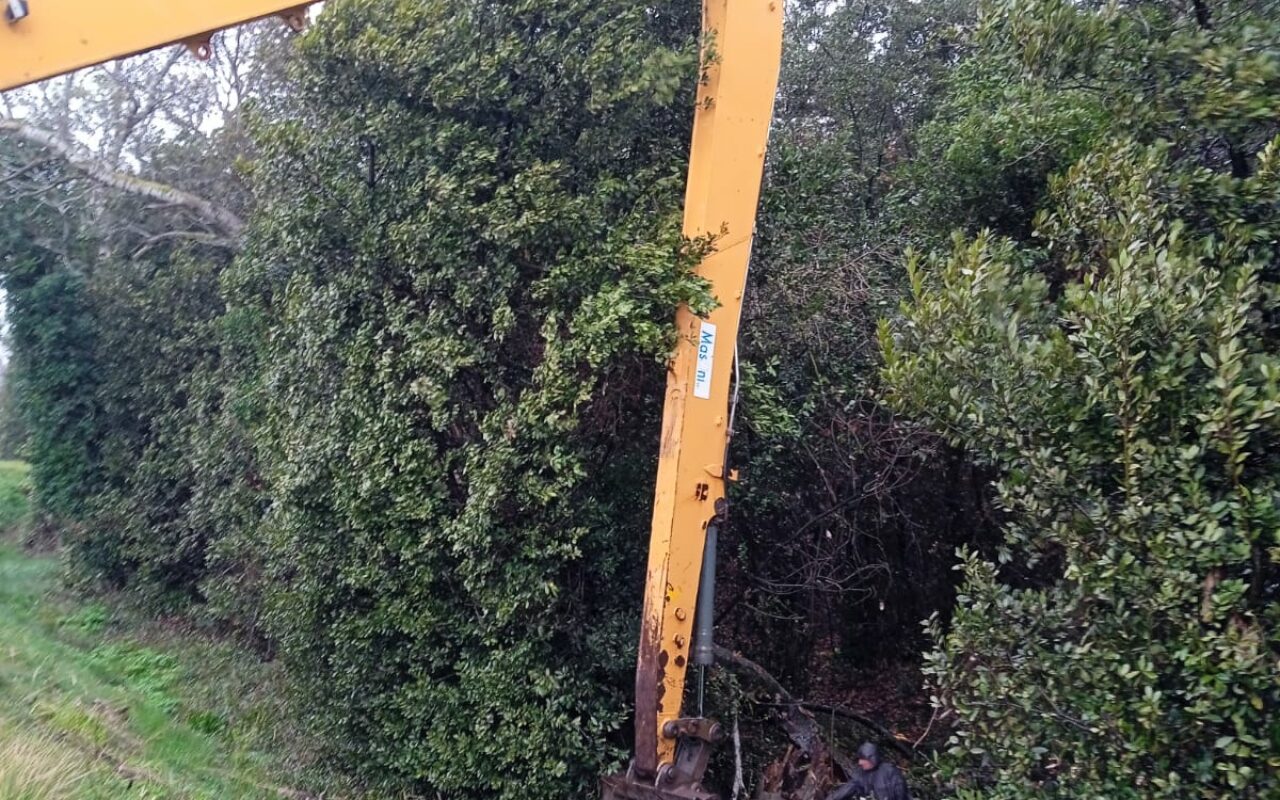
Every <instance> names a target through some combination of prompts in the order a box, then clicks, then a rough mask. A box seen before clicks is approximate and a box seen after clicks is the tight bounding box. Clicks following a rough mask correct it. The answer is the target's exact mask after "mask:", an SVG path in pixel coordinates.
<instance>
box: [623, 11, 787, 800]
mask: <svg viewBox="0 0 1280 800" xmlns="http://www.w3.org/2000/svg"><path fill="white" fill-rule="evenodd" d="M703 27H704V30H705V31H706V33H707V35H706V38H705V41H706V46H705V50H704V64H705V71H706V74H705V79H704V81H703V82H702V84H701V85H700V86H699V90H698V102H697V107H696V111H695V115H696V116H695V118H694V129H693V145H692V149H691V153H690V157H689V182H688V189H687V191H686V196H685V214H684V231H685V234H686V235H688V236H702V235H705V234H708V233H710V234H714V235H717V236H719V240H718V242H717V246H716V250H715V252H714V253H712V254H711V255H710V256H709V257H707V258H706V260H704V261H703V263H702V264H701V265H700V266H699V267H698V273H699V274H701V275H703V276H705V277H706V278H708V279H709V280H710V282H711V285H712V287H713V291H714V293H715V295H716V297H717V299H718V300H719V301H720V306H719V308H717V309H716V310H715V311H713V312H712V313H711V314H710V315H709V316H708V317H707V318H706V319H705V320H704V319H700V318H699V317H697V316H695V315H693V314H692V313H691V312H690V311H689V309H688V308H681V309H679V310H678V311H677V313H676V324H677V327H678V329H679V334H680V341H679V344H678V346H677V350H676V352H675V355H674V357H673V359H672V361H671V364H670V372H669V374H668V378H667V394H666V405H665V407H664V411H663V421H662V440H661V442H662V443H661V451H660V454H659V461H658V482H657V492H656V495H655V498H654V508H653V528H652V532H651V538H650V544H649V564H648V573H647V580H646V582H645V602H644V616H643V624H642V628H641V642H640V657H639V660H638V663H637V668H636V702H637V708H636V762H635V766H636V768H637V771H638V772H639V773H640V774H642V775H649V776H651V775H654V774H655V773H656V771H657V769H658V767H659V766H660V765H661V764H664V763H669V762H671V761H672V759H673V757H674V751H675V741H674V740H671V739H668V738H666V737H665V736H663V734H662V729H663V726H664V725H665V724H666V722H667V721H668V720H672V719H676V718H678V717H680V716H681V700H682V696H683V693H684V684H685V674H686V670H687V666H688V664H689V662H690V661H691V660H692V657H691V650H692V641H691V640H692V633H693V631H692V628H693V612H694V604H695V600H696V597H697V594H698V581H699V577H700V572H701V568H702V551H703V545H704V543H705V538H706V526H707V524H708V522H709V521H710V520H711V519H712V518H713V517H714V516H715V513H716V512H715V509H716V504H717V501H719V500H721V499H722V498H723V497H724V487H725V484H724V477H723V469H724V465H725V449H726V446H727V444H728V422H729V420H728V414H729V391H730V383H731V380H730V379H731V377H732V372H733V358H734V349H735V347H736V343H737V338H738V321H739V317H740V315H741V311H742V293H743V290H744V288H745V284H746V277H747V262H748V260H749V257H750V252H751V238H752V233H753V231H754V225H755V216H756V205H757V203H758V201H759V197H760V180H761V176H762V171H763V167H764V155H765V146H766V144H767V142H768V136H769V121H770V118H771V117H772V114H773V99H774V94H775V92H776V90H777V82H778V70H779V65H780V62H781V51H782V0H705V2H704V4H703Z"/></svg>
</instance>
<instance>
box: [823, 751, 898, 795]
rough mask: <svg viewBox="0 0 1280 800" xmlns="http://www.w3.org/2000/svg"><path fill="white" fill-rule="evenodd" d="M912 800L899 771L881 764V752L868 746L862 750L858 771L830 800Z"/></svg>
mask: <svg viewBox="0 0 1280 800" xmlns="http://www.w3.org/2000/svg"><path fill="white" fill-rule="evenodd" d="M864 799H865V800H911V792H909V791H908V790H907V781H906V779H905V778H903V777H902V773H901V772H899V771H898V768H897V767H895V766H894V765H893V764H890V763H888V762H882V761H881V760H880V748H878V747H876V746H875V745H874V744H872V743H871V742H865V743H864V744H863V745H862V747H859V748H858V771H857V772H856V773H855V774H854V775H853V776H852V777H851V778H850V779H849V782H848V783H846V784H845V785H844V786H841V787H840V788H839V789H836V790H835V791H834V792H832V793H831V794H830V795H828V796H827V800H864Z"/></svg>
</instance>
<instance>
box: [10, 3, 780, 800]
mask: <svg viewBox="0 0 1280 800" xmlns="http://www.w3.org/2000/svg"><path fill="white" fill-rule="evenodd" d="M782 2H783V0H703V34H704V35H703V73H702V80H701V82H700V84H699V87H698V96H697V105H696V110H695V112H694V113H695V117H694V125H693V144H692V147H691V151H690V156H689V179H688V187H687V190H686V194H685V209H684V232H685V234H686V235H688V236H690V237H699V236H705V235H708V234H710V235H713V236H715V237H717V240H716V247H715V251H714V252H713V253H712V254H711V255H709V256H708V257H707V258H706V259H705V260H704V261H703V262H702V264H701V265H700V266H699V267H698V274H700V275H702V276H703V277H705V278H706V279H707V280H708V281H709V282H710V284H711V287H712V291H713V293H714V294H715V296H716V298H717V299H718V300H719V307H718V308H716V309H715V310H714V311H712V312H711V313H710V314H709V315H708V316H707V317H705V318H703V317H698V316H696V315H694V314H693V313H692V312H691V311H690V310H689V309H688V308H680V309H678V310H677V312H676V326H677V329H678V331H679V342H678V345H677V347H676V351H675V353H674V355H673V357H672V360H671V364H670V370H669V372H668V376H667V393H666V401H665V406H664V411H663V420H662V438H661V446H660V451H659V457H658V482H657V490H656V493H655V497H654V506H653V527H652V532H651V538H650V544H649V562H648V571H647V573H646V580H645V598H644V612H643V618H642V625H641V633H640V647H639V657H638V659H637V665H636V694H635V703H636V751H635V759H634V761H633V762H632V764H631V767H630V769H629V770H628V771H627V772H626V773H624V774H621V775H615V776H611V777H608V778H606V779H605V780H604V783H603V789H604V794H605V797H606V798H608V799H609V800H615V799H616V800H632V799H635V798H638V799H639V800H670V799H683V800H709V799H710V798H713V797H714V795H713V794H711V793H709V792H707V791H706V790H705V789H704V788H703V787H702V777H703V772H704V771H705V768H706V763H707V757H708V754H709V750H710V746H711V745H712V744H713V743H714V742H715V741H716V740H717V739H718V738H720V727H719V725H717V724H716V723H714V722H712V721H710V720H706V719H703V718H701V716H700V715H701V709H699V716H695V717H689V716H686V715H685V713H684V693H685V677H686V674H687V672H688V668H689V666H690V665H691V664H694V663H696V664H700V665H706V664H709V663H710V659H711V652H712V642H711V638H710V631H711V624H710V623H711V620H710V615H711V614H712V613H713V610H712V609H713V605H712V600H713V587H714V571H715V541H716V535H717V529H718V527H719V525H720V524H721V523H722V522H723V520H724V518H725V514H726V506H725V479H726V477H727V474H726V470H727V463H726V450H727V448H728V444H729V435H730V423H731V420H730V419H729V414H730V407H729V406H730V404H729V393H730V391H731V389H732V386H733V375H732V373H733V371H734V363H735V358H736V352H735V349H736V344H737V338H738V321H739V317H740V315H741V311H742V293H743V291H744V289H745V285H746V277H747V264H748V261H749V260H750V254H751V239H752V234H753V229H754V225H755V214H756V205H757V203H758V201H759V196H760V180H761V176H762V171H763V167H764V156H765V145H766V143H767V141H768V135H769V123H770V118H771V116H772V111H773V99H774V94H775V92H776V89H777V81H778V70H779V65H780V62H781V48H782V16H783V12H782ZM0 3H3V5H4V21H3V23H0V91H3V90H6V89H12V88H15V87H18V86H23V85H25V84H28V83H32V82H34V81H39V80H43V79H45V78H51V77H54V76H56V75H61V74H64V73H67V72H71V71H72V70H76V69H79V68H81V67H87V66H92V65H94V64H100V63H103V62H105V61H110V60H112V59H116V58H122V57H124V56H129V55H133V54H136V53H143V52H146V51H148V50H153V49H155V48H158V47H163V46H165V45H169V44H178V43H185V44H186V45H187V46H188V47H189V48H190V49H191V50H192V52H193V53H194V54H195V55H196V56H197V57H200V58H207V57H208V55H209V52H210V50H209V48H210V37H211V36H212V34H213V33H215V32H217V31H219V30H222V29H223V28H227V27H231V26H234V25H238V24H241V23H244V22H249V21H252V20H256V19H262V18H265V17H271V16H280V17H282V18H283V19H284V20H285V21H286V22H287V23H288V24H289V25H291V26H292V27H294V28H296V29H300V28H301V27H302V25H303V22H304V20H305V11H306V8H307V7H308V6H309V5H311V3H309V2H303V3H299V2H298V0H0ZM704 562H705V563H704ZM700 589H701V591H700ZM699 609H701V614H699ZM699 617H700V619H697V622H698V623H699V624H698V626H697V627H698V635H696V636H695V630H694V628H695V618H699Z"/></svg>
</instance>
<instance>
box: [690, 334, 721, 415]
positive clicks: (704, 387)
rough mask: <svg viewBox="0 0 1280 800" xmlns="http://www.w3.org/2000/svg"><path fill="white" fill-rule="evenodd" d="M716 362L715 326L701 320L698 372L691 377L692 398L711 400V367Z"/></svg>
mask: <svg viewBox="0 0 1280 800" xmlns="http://www.w3.org/2000/svg"><path fill="white" fill-rule="evenodd" d="M715 360H716V326H715V324H714V323H711V322H707V321H705V320H703V322H702V330H701V331H699V333H698V371H697V372H696V373H695V374H694V377H693V396H694V397H701V398H702V399H703V400H710V399H711V365H712V363H713V362H714V361H715Z"/></svg>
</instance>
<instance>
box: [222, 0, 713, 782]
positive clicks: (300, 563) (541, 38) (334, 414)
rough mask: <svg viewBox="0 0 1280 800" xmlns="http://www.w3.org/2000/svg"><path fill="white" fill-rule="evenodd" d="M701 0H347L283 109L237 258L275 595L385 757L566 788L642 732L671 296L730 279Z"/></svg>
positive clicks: (379, 757)
mask: <svg viewBox="0 0 1280 800" xmlns="http://www.w3.org/2000/svg"><path fill="white" fill-rule="evenodd" d="M697 11H698V9H697V8H695V7H693V6H689V5H687V4H680V5H676V6H672V7H658V8H654V7H652V6H650V5H648V4H644V3H638V2H633V1H632V0H614V1H613V2H599V1H598V0H591V1H590V2H587V0H581V1H578V2H567V3H557V4H547V3H508V2H470V0H467V1H465V2H464V1H463V0H433V1H432V2H424V3H386V2H369V1H368V0H347V1H346V2H336V3H330V4H329V5H328V7H326V9H325V11H324V17H323V19H322V21H321V24H319V25H317V27H316V29H315V30H314V32H313V33H311V34H309V35H308V36H307V37H306V38H305V39H304V40H303V41H302V47H301V53H300V63H299V65H298V69H297V71H296V73H295V75H294V80H295V87H296V95H295V103H296V104H295V106H294V107H293V108H292V109H291V116H292V118H291V119H288V120H287V121H280V122H274V123H269V124H264V125H263V126H262V127H261V128H260V130H259V134H258V135H259V140H260V145H261V148H262V157H261V159H260V160H259V161H258V162H257V163H256V164H255V165H254V167H253V172H252V180H253V184H254V187H255V190H256V193H257V197H258V202H259V203H260V206H259V210H258V213H257V214H256V216H255V220H254V223H253V228H252V232H251V234H250V237H249V240H248V242H247V246H246V251H245V253H244V254H243V256H242V258H241V259H240V260H239V261H238V263H237V264H236V265H235V267H234V269H233V270H232V272H231V274H230V275H229V277H228V284H227V285H228V304H229V306H230V308H231V313H232V314H235V315H240V316H241V317H242V319H241V320H240V321H239V322H237V323H236V324H237V325H241V324H243V325H246V326H252V325H256V326H258V328H257V329H258V330H259V331H260V334H261V348H260V350H259V352H258V354H257V356H256V359H257V367H256V370H258V372H257V374H256V375H253V376H250V377H249V379H247V380H245V382H244V384H243V386H244V390H243V391H244V393H243V395H242V400H243V402H245V403H248V404H249V406H250V407H251V415H252V416H254V417H255V419H256V423H255V427H254V429H253V432H254V441H255V445H256V449H257V452H258V455H259V458H260V459H261V463H262V465H263V476H264V479H265V482H266V485H267V486H268V487H269V492H270V497H271V504H270V509H269V511H268V513H267V515H266V518H265V519H264V521H263V523H262V528H261V531H260V536H261V542H260V545H259V546H260V547H261V554H262V555H261V558H262V564H263V569H264V570H265V574H266V576H267V579H266V580H265V581H264V584H263V585H264V586H265V591H266V593H267V596H266V606H267V610H268V618H267V620H268V625H267V627H268V629H269V630H270V632H271V633H272V634H273V635H274V636H275V637H276V639H277V640H278V642H279V646H280V650H281V653H282V655H283V657H284V658H285V659H286V660H287V661H288V663H289V664H290V665H291V666H292V668H293V671H294V674H295V675H297V676H298V678H299V685H300V687H301V691H302V694H303V696H304V697H305V698H306V702H307V704H308V706H309V707H310V708H311V710H312V711H313V712H314V717H315V719H316V721H317V724H318V725H319V726H320V727H321V729H322V730H323V731H324V732H325V733H326V735H327V737H328V738H329V740H330V741H331V742H333V743H334V744H335V745H336V746H338V747H340V748H341V749H342V750H343V751H345V752H346V754H347V757H348V759H349V761H350V762H352V763H356V764H358V765H359V768H360V769H361V771H362V772H363V773H364V774H365V775H366V776H368V777H369V778H370V779H371V780H374V781H387V782H392V781H396V780H407V781H409V782H410V783H411V784H413V785H416V786H417V787H419V788H420V789H421V790H423V791H426V792H428V793H431V792H438V793H441V794H442V795H444V796H448V797H452V798H467V797H474V798H548V800H550V798H557V799H558V798H564V797H571V796H583V797H585V796H588V795H589V794H590V792H591V791H592V789H591V786H592V785H593V783H594V780H595V778H596V777H597V776H598V775H599V774H600V773H601V772H602V771H603V770H604V769H605V768H606V767H608V766H611V765H615V764H617V763H618V761H619V760H620V755H621V752H622V751H621V747H620V745H622V744H624V742H625V738H624V736H623V735H622V734H621V733H620V729H621V728H622V724H623V721H624V719H625V718H626V715H627V713H628V710H629V703H628V693H627V692H626V691H625V688H626V687H627V685H628V684H629V682H630V674H631V671H632V669H633V664H634V661H633V659H634V641H635V621H636V616H637V615H636V610H637V608H638V598H639V592H640V588H641V586H640V584H641V575H640V572H641V570H642V565H643V562H644V559H643V552H644V547H645V543H646V539H647V537H646V535H645V533H646V529H647V520H648V515H649V511H648V502H647V498H648V497H649V493H650V488H651V482H652V471H653V467H654V458H655V453H656V436H657V430H658V418H659V404H660V400H661V381H662V379H663V369H662V364H663V361H664V358H665V354H666V353H667V352H668V350H669V348H670V346H671V344H672V340H671V325H670V319H671V316H672V310H673V309H674V308H675V307H676V305H677V304H678V303H680V302H690V303H693V304H695V305H698V306H701V307H705V306H706V304H707V302H708V299H707V296H706V294H705V290H704V288H703V287H702V285H701V284H700V283H699V282H698V281H697V280H695V279H693V278H692V276H691V274H690V270H691V268H692V266H693V265H694V264H695V263H696V259H697V258H698V256H699V253H700V251H701V250H702V249H703V246H702V245H701V244H697V243H695V244H692V245H690V244H686V243H685V242H684V241H683V240H682V237H681V235H680V221H679V206H680V198H681V194H682V190H683V184H684V179H683V178H684V169H685V160H686V153H687V147H688V145H687V142H688V136H689V126H690V122H691V113H690V108H691V97H692V91H693V87H694V83H695V79H696V77H697V74H698V65H697V62H696V41H695V35H696V32H697V30H698V19H697ZM254 320H256V321H254ZM237 402H240V401H237Z"/></svg>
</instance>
